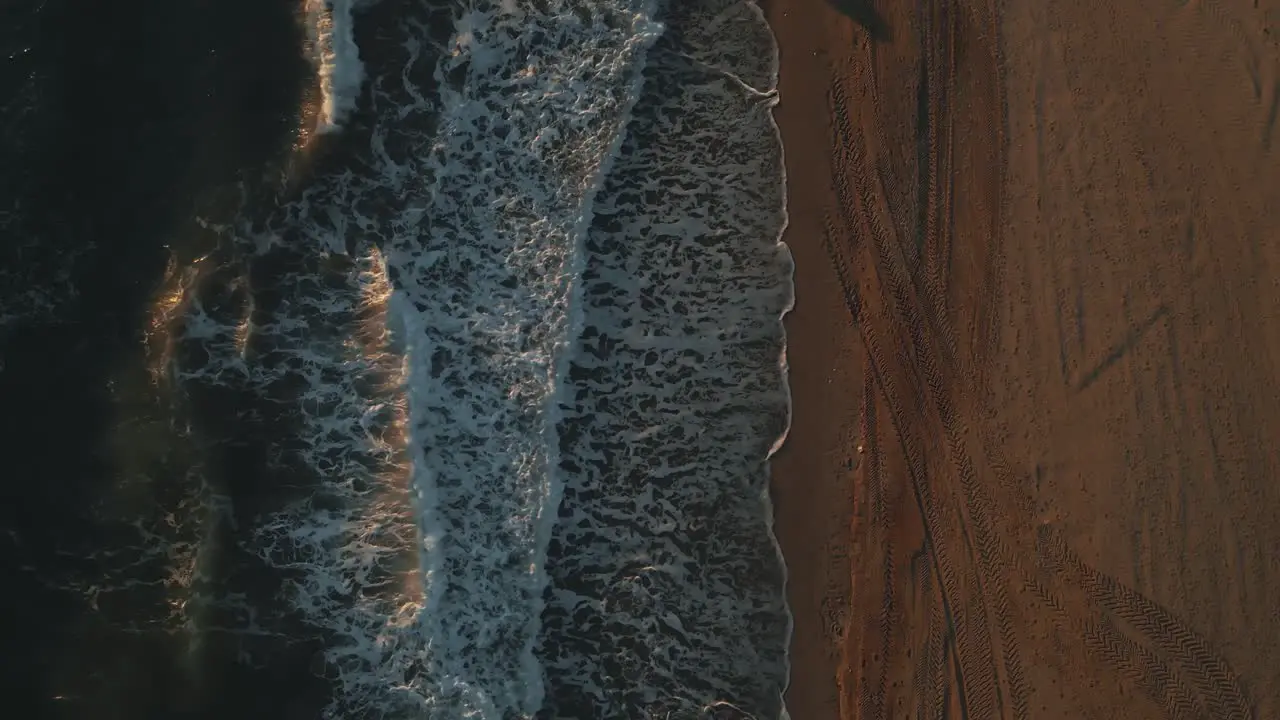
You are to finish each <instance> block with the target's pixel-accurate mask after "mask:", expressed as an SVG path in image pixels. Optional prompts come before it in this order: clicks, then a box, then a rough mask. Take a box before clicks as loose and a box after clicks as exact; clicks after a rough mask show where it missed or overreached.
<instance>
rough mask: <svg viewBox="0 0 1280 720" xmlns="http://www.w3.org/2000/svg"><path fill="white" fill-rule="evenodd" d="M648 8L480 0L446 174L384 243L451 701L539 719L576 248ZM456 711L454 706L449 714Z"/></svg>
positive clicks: (468, 36) (465, 708)
mask: <svg viewBox="0 0 1280 720" xmlns="http://www.w3.org/2000/svg"><path fill="white" fill-rule="evenodd" d="M652 12H653V7H652V3H651V2H648V1H639V0H632V1H630V2H624V1H622V0H613V1H608V2H601V1H598V0H597V1H596V2H583V1H582V0H559V1H549V2H546V3H540V4H537V5H535V4H526V5H524V6H522V7H519V8H518V9H517V6H516V5H515V4H512V3H508V2H494V3H486V2H477V3H472V4H470V6H469V7H468V8H467V9H466V11H464V12H462V13H461V14H460V15H459V16H458V17H457V20H456V25H455V29H456V32H455V34H454V36H453V38H452V41H451V42H450V44H449V47H450V48H451V54H450V56H449V57H448V58H446V59H445V61H444V63H443V64H442V65H441V68H440V71H439V72H440V78H441V84H440V92H441V104H440V120H439V123H440V126H439V127H440V131H439V134H438V137H437V141H436V144H435V146H434V148H433V149H432V152H431V154H430V156H429V157H430V160H429V162H428V165H429V168H430V171H431V176H432V177H433V182H434V185H433V188H432V193H431V196H430V198H429V201H428V202H427V203H426V205H425V207H423V208H422V214H421V225H420V227H421V231H420V235H418V236H417V237H412V236H411V237H406V238H401V239H400V241H399V242H397V243H396V244H394V245H393V246H392V247H393V249H392V250H391V252H390V253H389V260H390V262H391V264H392V265H393V266H394V267H395V268H396V270H397V271H398V272H397V275H398V278H399V282H398V285H397V292H398V293H401V294H402V297H403V301H402V302H401V307H403V308H404V310H405V313H404V315H405V322H406V328H407V333H406V337H407V338H408V341H409V348H408V349H409V356H410V359H411V367H412V373H411V376H410V381H409V388H410V407H411V418H412V423H411V427H412V432H411V437H412V446H413V447H414V448H415V451H416V452H418V453H420V455H419V456H418V458H417V461H416V463H415V473H414V486H415V489H416V490H417V492H418V498H419V508H420V510H419V511H420V513H421V516H422V526H423V528H424V532H425V536H424V554H425V557H424V562H425V567H426V568H427V573H426V596H427V606H426V609H425V612H424V613H423V614H422V618H421V629H422V632H423V634H424V635H425V636H426V637H428V638H430V643H431V645H430V647H429V648H428V651H427V655H426V659H427V663H428V671H429V673H430V674H431V675H432V676H433V677H434V678H435V680H436V685H435V687H436V691H437V692H436V695H435V697H434V700H435V702H437V703H440V705H439V707H441V709H442V710H444V709H445V708H447V709H448V711H447V712H446V713H445V716H455V717H456V716H463V717H473V716H474V717H484V718H495V719H496V718H508V717H531V716H532V714H533V713H535V712H537V711H538V709H539V708H540V707H541V706H542V704H543V691H544V688H543V673H542V669H541V665H540V662H539V660H538V658H537V657H536V656H535V654H534V646H535V642H536V639H537V637H538V633H539V629H540V625H541V622H540V619H541V613H542V605H543V601H542V595H543V590H544V586H545V584H546V575H545V569H544V567H543V563H544V557H545V552H546V545H547V541H548V538H549V535H550V530H549V525H550V523H552V522H554V520H555V508H556V505H557V504H558V498H559V483H560V479H559V477H558V473H557V471H556V468H557V464H558V462H557V461H558V458H557V450H556V448H557V446H558V442H557V440H556V437H555V432H556V421H557V416H556V412H555V409H556V407H557V405H556V403H555V399H556V392H557V385H558V382H559V375H560V373H561V372H563V369H564V366H563V364H562V360H563V356H564V353H565V347H566V344H567V342H568V341H569V339H570V336H569V333H570V329H571V326H572V325H574V324H575V318H573V317H571V314H570V307H571V306H572V304H573V303H572V301H571V298H572V296H573V293H574V292H575V285H576V274H577V273H578V272H579V271H580V268H581V261H580V259H579V257H578V253H577V246H578V244H579V242H580V239H581V235H582V232H583V230H584V228H585V225H586V223H588V222H589V220H590V216H591V204H592V201H593V196H594V194H595V191H596V189H597V188H598V186H599V184H600V180H601V177H602V176H603V174H604V173H605V171H606V170H607V166H608V163H609V161H610V159H611V157H612V156H613V155H614V154H615V153H616V151H617V148H618V145H619V141H620V137H621V135H622V134H623V132H624V131H625V128H626V123H627V118H628V114H629V111H630V108H631V105H632V104H633V103H634V101H635V98H636V95H637V90H638V88H637V85H638V82H639V78H640V70H641V67H642V64H643V57H644V53H645V51H646V49H647V47H648V46H649V45H650V44H651V43H652V41H653V40H654V39H655V38H656V36H657V35H658V31H659V28H658V26H657V25H656V24H654V23H653V22H652V21H651V19H650V17H651V15H652ZM448 713H453V714H452V715H449V714H448Z"/></svg>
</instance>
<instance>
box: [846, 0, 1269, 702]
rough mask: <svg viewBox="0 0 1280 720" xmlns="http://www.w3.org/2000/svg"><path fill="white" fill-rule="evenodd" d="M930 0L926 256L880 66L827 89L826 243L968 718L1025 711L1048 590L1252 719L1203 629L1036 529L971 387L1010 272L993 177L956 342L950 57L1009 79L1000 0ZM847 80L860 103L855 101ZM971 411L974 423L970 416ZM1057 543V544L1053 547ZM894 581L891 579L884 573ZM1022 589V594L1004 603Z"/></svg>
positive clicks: (1090, 634)
mask: <svg viewBox="0 0 1280 720" xmlns="http://www.w3.org/2000/svg"><path fill="white" fill-rule="evenodd" d="M921 7H922V8H925V10H922V11H921V14H922V16H923V18H924V19H923V20H920V23H921V24H922V25H923V26H924V31H923V32H921V33H920V38H921V42H922V43H924V44H926V45H927V48H926V50H924V51H923V52H922V55H923V57H924V59H923V60H922V65H923V67H922V69H921V71H920V72H921V78H922V79H921V81H920V88H919V89H920V93H921V101H920V105H921V106H922V107H923V108H924V111H925V116H924V117H922V118H920V122H922V123H925V124H926V127H925V128H924V130H923V132H922V133H921V135H920V136H921V137H922V138H924V142H926V143H927V147H925V148H924V149H923V150H924V152H923V153H922V154H923V156H924V157H925V158H927V159H926V160H925V161H924V162H923V163H922V166H923V167H922V168H921V171H922V172H923V173H925V174H927V175H928V177H923V178H918V180H917V182H918V183H920V184H918V185H917V186H916V191H917V193H918V197H920V198H922V200H921V201H920V202H922V203H923V204H924V206H925V207H924V208H922V209H921V212H920V214H919V215H918V216H917V217H918V218H919V220H918V222H920V223H922V224H923V225H924V228H923V233H924V241H923V247H924V248H925V249H927V250H928V252H927V253H924V257H925V258H927V260H926V261H924V262H919V263H913V262H911V261H910V260H909V259H908V252H909V248H910V246H909V245H907V244H906V243H904V240H906V238H904V237H901V236H900V233H899V232H898V231H897V229H896V227H895V222H894V220H893V218H892V212H891V205H892V203H890V202H889V200H888V198H887V197H886V196H887V195H888V194H889V193H891V192H892V190H893V187H892V178H890V179H889V180H886V173H885V171H884V169H883V167H882V166H881V162H880V158H879V157H878V155H877V146H876V143H877V142H879V143H881V144H883V143H884V142H885V136H884V130H883V128H882V127H881V125H880V124H879V123H877V122H876V117H877V115H879V114H880V109H879V108H878V107H877V103H878V97H879V94H878V93H877V91H876V90H875V88H874V83H875V82H876V79H875V77H874V75H875V73H874V72H873V71H869V70H866V69H863V70H862V71H861V72H859V71H858V70H857V69H855V70H854V72H852V73H846V76H845V77H839V73H837V79H836V81H835V82H834V83H833V85H832V87H831V91H830V96H829V100H830V107H831V111H832V117H833V120H834V125H835V128H834V130H835V134H836V137H835V138H834V140H835V143H834V145H835V147H834V150H833V167H834V170H833V189H834V190H835V192H836V194H837V196H838V199H839V207H838V208H837V211H836V212H835V213H833V214H832V215H831V216H829V217H828V218H827V228H828V235H827V243H826V244H827V250H828V252H829V254H830V256H831V259H832V261H833V263H834V264H835V266H836V268H837V270H838V273H839V276H840V281H841V283H842V284H843V286H844V291H845V297H846V304H847V306H848V309H849V311H850V313H851V314H852V316H853V318H854V320H855V321H856V323H857V326H858V328H859V331H860V332H861V334H862V336H863V340H864V343H865V346H866V347H867V349H868V353H869V355H870V360H871V363H870V372H871V373H873V375H874V378H875V387H876V388H877V389H878V391H879V397H880V398H883V400H884V402H885V404H886V405H887V409H888V414H889V418H890V420H891V422H892V424H893V425H894V427H895V429H896V430H897V431H898V435H899V441H900V443H901V445H902V448H903V452H904V454H905V456H906V462H907V474H908V475H909V477H910V480H911V485H912V492H913V494H914V496H915V501H916V504H917V507H918V510H919V512H920V515H921V517H922V520H923V522H924V526H925V527H924V532H925V542H926V547H927V548H929V549H930V552H929V553H928V554H929V555H930V558H929V562H930V569H931V571H932V572H933V573H934V574H935V575H936V577H937V578H938V579H939V581H940V585H941V588H940V595H941V607H942V610H941V613H942V616H943V617H944V618H945V625H946V626H948V627H949V628H950V632H951V633H952V634H953V636H954V644H955V648H956V654H957V656H958V662H957V668H956V675H957V681H958V683H959V685H960V688H959V689H958V692H959V693H960V697H959V707H960V709H961V716H962V717H970V716H972V717H975V718H978V717H982V718H986V717H1013V718H1025V717H1028V701H1027V683H1026V680H1025V677H1024V675H1023V672H1022V666H1021V664H1020V662H1019V660H1018V654H1019V653H1018V648H1017V635H1018V633H1017V627H1016V619H1015V617H1014V607H1013V606H1014V605H1016V606H1018V607H1022V608H1026V607H1028V606H1029V604H1030V603H1031V602H1032V601H1033V600H1032V599H1033V598H1034V597H1038V598H1039V599H1040V601H1041V602H1042V603H1043V604H1044V605H1046V606H1048V607H1049V608H1050V609H1051V610H1052V611H1053V612H1052V621H1053V622H1054V623H1055V624H1056V625H1058V626H1059V628H1062V629H1065V630H1067V631H1069V632H1071V633H1073V634H1074V635H1075V636H1076V637H1079V638H1082V639H1083V641H1084V643H1085V645H1086V646H1087V647H1088V648H1089V649H1090V650H1091V651H1092V652H1093V654H1094V655H1095V656H1097V657H1098V658H1099V659H1101V660H1102V661H1103V662H1104V663H1106V664H1107V665H1108V666H1110V667H1112V668H1113V669H1115V670H1119V671H1120V672H1122V673H1123V674H1124V675H1125V676H1127V677H1130V678H1132V679H1133V680H1134V681H1135V682H1136V683H1137V684H1138V685H1139V686H1140V687H1141V688H1142V689H1143V690H1144V692H1145V693H1146V694H1148V695H1149V696H1150V697H1151V698H1152V699H1153V700H1154V701H1155V702H1157V703H1158V704H1159V705H1160V706H1161V707H1162V708H1163V709H1164V711H1165V713H1166V714H1167V715H1168V716H1169V717H1175V718H1198V717H1205V716H1206V715H1205V713H1206V711H1207V710H1209V709H1210V708H1211V709H1212V711H1213V713H1215V714H1214V715H1212V716H1213V717H1224V718H1248V717H1251V715H1250V712H1251V711H1250V709H1249V708H1250V706H1249V703H1248V701H1247V699H1246V696H1245V694H1244V692H1243V690H1242V689H1241V688H1240V685H1239V682H1238V680H1237V679H1236V678H1235V675H1234V673H1233V672H1232V671H1231V670H1230V669H1229V668H1228V667H1227V666H1226V665H1225V663H1224V662H1223V661H1222V660H1221V659H1220V658H1218V657H1217V656H1216V655H1214V654H1213V653H1212V652H1211V651H1210V650H1209V649H1208V647H1207V644H1206V643H1204V641H1203V640H1201V639H1200V638H1199V636H1197V635H1196V634H1195V633H1194V632H1192V631H1190V630H1189V629H1187V628H1186V626H1185V625H1184V624H1183V623H1181V622H1180V621H1178V620H1177V619H1176V618H1174V617H1172V616H1171V615H1169V614H1168V613H1167V612H1164V611H1163V609H1162V608H1160V607H1159V606H1158V605H1155V604H1154V603H1152V602H1151V601H1149V600H1147V599H1146V598H1144V597H1142V596H1141V595H1140V594H1138V593H1137V592H1136V591H1133V590H1132V589H1129V588H1127V587H1125V586H1123V585H1121V584H1120V583H1118V582H1117V581H1115V580H1113V579H1110V578H1106V576H1102V575H1101V574H1100V573H1097V571H1096V570H1093V569H1092V568H1089V567H1088V566H1087V565H1085V564H1084V563H1083V562H1082V561H1079V559H1078V558H1075V556H1074V555H1070V551H1069V550H1068V549H1067V548H1066V546H1065V545H1056V546H1055V545H1053V544H1052V543H1050V544H1048V545H1045V544H1044V543H1037V537H1040V536H1043V535H1045V532H1048V536H1050V537H1052V536H1053V535H1052V531H1051V530H1047V531H1042V530H1040V529H1038V528H1034V527H1033V526H1032V522H1031V518H1032V515H1031V511H1030V507H1029V503H1028V499H1027V498H1026V497H1025V495H1024V494H1023V493H1022V492H1021V490H1020V488H1019V487H1018V484H1017V480H1018V478H1017V477H1016V475H1015V473H1014V472H1012V471H1011V470H1010V468H1009V467H1008V466H1007V465H1006V464H1005V462H1004V460H1003V458H1002V457H1000V453H999V447H998V445H996V444H995V443H994V442H992V437H991V436H990V434H989V429H988V428H986V427H985V426H984V425H983V424H982V417H983V412H984V408H983V406H982V403H981V401H980V400H975V398H981V397H982V390H983V388H984V387H985V382H986V379H985V378H984V377H983V375H982V373H981V371H980V368H981V366H982V364H983V362H982V360H983V359H984V358H986V357H990V355H991V353H993V352H994V351H995V348H996V341H997V339H998V322H997V317H996V314H995V311H994V302H993V300H994V298H995V293H996V291H997V290H998V289H999V287H1000V285H1001V282H1002V278H1003V261H1002V254H1001V248H1000V238H999V235H998V220H999V218H998V216H999V203H1000V195H999V192H998V191H997V193H996V197H995V198H994V202H993V203H992V207H990V208H988V209H987V210H988V211H990V212H994V214H995V216H996V217H995V221H994V222H991V224H990V225H989V226H986V227H984V226H983V224H982V221H981V219H979V221H978V222H977V223H976V224H977V226H978V227H977V230H978V232H977V233H975V232H974V228H973V227H967V228H966V231H967V232H968V235H969V236H968V237H967V238H961V239H962V240H963V241H964V242H965V243H966V251H967V250H970V249H971V248H969V247H968V244H971V243H979V244H980V245H979V257H980V259H981V260H982V261H983V266H982V270H981V273H980V275H981V277H980V278H979V279H978V280H977V284H978V286H979V288H978V297H977V299H976V302H975V303H974V304H975V305H976V306H977V307H978V308H979V310H978V312H977V313H976V315H975V316H974V317H972V318H967V321H968V322H967V323H966V324H965V325H964V326H963V327H965V328H966V330H967V331H968V337H965V338H964V339H965V340H966V341H967V343H966V344H965V345H963V346H959V345H957V343H956V340H958V339H960V338H957V337H956V335H955V334H954V332H953V330H952V322H951V320H952V318H951V317H949V313H948V311H947V308H946V305H945V298H946V293H947V291H948V290H949V288H948V283H949V282H950V278H951V269H952V268H951V263H950V258H951V257H952V256H953V255H954V252H953V251H952V249H951V248H952V244H953V243H954V242H956V240H957V237H958V236H957V234H956V223H955V220H954V214H955V202H954V199H953V188H955V187H956V185H957V183H958V182H959V178H958V176H957V174H956V170H955V168H954V164H955V162H954V158H955V152H954V149H953V139H954V121H953V119H952V115H951V111H952V110H951V109H952V106H953V105H954V104H955V103H951V102H948V101H947V98H948V97H950V96H952V95H954V94H955V92H956V87H955V85H956V83H957V82H959V80H958V79H957V78H958V77H961V76H962V75H964V74H963V73H959V72H958V71H957V63H958V62H971V63H977V62H988V63H990V65H989V66H988V68H989V72H988V73H987V77H994V78H997V80H996V82H997V85H998V82H999V81H998V78H999V58H998V53H999V49H998V47H997V46H996V45H994V44H993V43H992V42H990V41H988V40H986V39H985V38H986V37H988V36H987V35H986V34H987V33H990V36H995V35H996V27H997V23H996V18H995V13H994V11H993V10H990V9H989V8H987V9H983V8H978V9H973V10H963V9H959V8H957V7H956V6H955V5H952V4H950V3H949V2H947V0H926V2H924V3H923V4H922V5H921ZM939 8H941V9H939ZM960 22H966V23H970V24H971V25H972V27H971V28H968V29H967V32H969V33H970V34H972V35H974V37H965V38H964V41H965V42H968V43H970V45H971V46H970V47H969V48H967V49H966V53H965V54H964V59H963V60H957V58H958V57H960V55H958V54H957V52H956V48H957V45H958V44H959V43H958V42H957V41H956V38H957V33H962V31H961V30H958V29H957V28H958V25H957V23H960ZM979 31H980V32H979ZM979 50H985V52H979ZM968 72H969V74H968V75H965V77H970V78H971V77H972V76H974V75H975V73H974V72H973V71H972V69H969V71H968ZM976 75H979V76H980V75H981V72H977V73H976ZM868 76H871V77H870V78H868ZM868 83H870V84H871V87H867V84H868ZM988 90H989V93H988V97H987V100H988V103H987V105H986V106H985V107H980V108H978V109H979V110H981V111H983V112H984V113H985V115H984V116H983V117H982V118H981V120H980V122H985V124H986V126H987V127H988V128H995V129H994V130H992V133H993V134H994V135H995V140H996V143H995V145H996V146H995V147H994V148H987V150H988V151H991V150H994V151H995V152H994V157H992V156H991V154H992V153H990V152H989V154H988V158H987V159H988V162H989V164H990V167H987V168H986V173H987V175H986V177H987V179H990V178H992V177H994V178H995V180H996V182H997V184H998V182H999V181H1000V180H1001V179H1002V177H1003V172H1004V167H1003V157H1002V156H1000V152H999V151H1000V149H1001V148H1002V147H1003V134H1002V131H1001V130H1000V128H1002V127H1003V117H1002V116H1001V112H1000V111H1001V110H1002V108H1003V89H1002V88H1000V87H998V86H997V87H996V88H994V90H992V89H990V88H988ZM854 93H856V94H857V95H858V101H859V103H861V105H859V104H855V103H853V102H851V98H850V96H851V94H854ZM971 99H972V98H971ZM868 105H869V106H870V107H866V106H868ZM855 107H858V108H859V112H856V113H855V111H854V110H853V109H852V108H855ZM967 109H968V110H970V111H971V110H973V109H974V108H967ZM988 139H990V138H988ZM968 171H969V172H970V173H972V171H973V169H972V168H969V169H968ZM887 185H888V186H889V187H886V186H887ZM988 220H990V218H988ZM983 230H985V231H986V235H985V237H983V236H982V232H981V231H983ZM940 249H945V251H943V250H940ZM942 258H945V259H946V261H945V262H942V261H941V259H942ZM913 266H916V267H914V268H913ZM913 269H916V272H914V273H913V272H912V270H913ZM970 301H972V298H971V299H970ZM962 347H963V348H964V349H968V350H970V352H971V357H970V362H968V363H966V362H965V358H963V357H961V352H960V351H961V348H962ZM974 418H977V427H974V426H972V425H970V423H969V422H968V420H972V419H974ZM979 477H981V479H982V482H980V481H979ZM876 482H880V480H879V479H877V480H876ZM1054 547H1057V548H1058V549H1057V550H1056V551H1054V552H1050V549H1052V548H1054ZM1037 550H1039V551H1040V552H1041V554H1042V557H1040V559H1039V561H1038V563H1037V570H1038V572H1037V573H1032V572H1031V571H1030V570H1029V569H1028V568H1027V567H1026V566H1025V564H1024V560H1023V558H1024V557H1026V556H1027V555H1028V554H1031V553H1034V552H1036V551H1037ZM1055 552H1056V555H1055ZM891 555H892V554H891V553H889V554H887V555H886V558H889V557H891ZM1073 558H1074V559H1073ZM1081 589H1083V590H1084V591H1085V594H1087V595H1088V598H1089V600H1088V601H1087V602H1079V601H1077V602H1071V603H1068V602H1064V600H1063V598H1068V597H1069V598H1072V600H1073V601H1074V600H1076V597H1077V596H1078V595H1079V594H1080V592H1079V591H1080V590H1081ZM885 592H886V593H888V592H891V583H889V584H887V585H886V587H885ZM1011 596H1012V597H1014V598H1016V599H1017V600H1018V602H1016V603H1014V602H1011ZM885 603H886V604H885V609H884V615H883V616H882V618H881V620H882V622H881V627H880V628H879V630H880V632H882V633H892V632H893V630H894V628H892V627H891V626H890V624H891V620H890V618H891V616H892V612H891V610H892V600H891V598H890V597H889V596H887V595H886V599H885ZM1111 617H1114V618H1115V619H1116V620H1119V621H1123V623H1124V624H1125V625H1127V626H1128V627H1130V628H1132V629H1133V630H1134V631H1135V632H1136V634H1137V635H1138V637H1139V639H1138V640H1135V639H1133V638H1131V637H1130V636H1129V635H1128V634H1126V633H1125V632H1123V630H1122V629H1120V628H1119V627H1117V626H1116V624H1115V623H1114V622H1113V621H1112V620H1111V619H1109V618H1111ZM993 625H994V626H995V632H994V633H993V632H992V626H993ZM934 632H935V631H933V630H932V629H931V631H930V633H929V639H928V643H930V644H932V643H934V642H936V640H935V638H934ZM882 640H883V638H882ZM859 644H860V643H859ZM849 647H853V646H852V645H850V646H849ZM886 647H887V646H886ZM930 647H932V645H930ZM1153 648H1154V649H1153ZM862 660H865V655H864V656H863V657H846V663H847V664H846V668H848V667H849V664H851V663H857V662H859V661H862ZM928 685H929V683H928V682H925V683H923V684H922V685H921V687H926V686H928ZM874 687H875V688H877V689H875V690H874V691H873V693H874V699H872V700H870V701H868V702H864V703H862V704H860V705H859V708H858V709H859V713H860V715H859V716H860V717H883V716H884V715H883V713H884V712H885V711H886V708H884V705H883V698H884V694H883V693H884V686H883V675H882V676H881V678H880V679H879V682H878V683H877V684H876V685H875V686H874ZM864 700H867V698H865V697H864ZM920 700H922V698H917V701H918V702H919V701H920Z"/></svg>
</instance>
